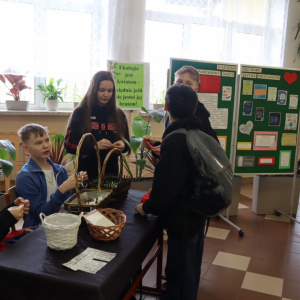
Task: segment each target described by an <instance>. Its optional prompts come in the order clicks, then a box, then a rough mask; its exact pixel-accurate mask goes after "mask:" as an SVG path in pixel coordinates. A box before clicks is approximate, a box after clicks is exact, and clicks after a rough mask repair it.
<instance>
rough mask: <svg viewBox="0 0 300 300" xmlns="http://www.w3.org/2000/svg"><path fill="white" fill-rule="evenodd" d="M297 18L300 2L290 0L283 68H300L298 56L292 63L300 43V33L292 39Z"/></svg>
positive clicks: (299, 14)
mask: <svg viewBox="0 0 300 300" xmlns="http://www.w3.org/2000/svg"><path fill="white" fill-rule="evenodd" d="M278 17H279V16H278ZM299 19H300V2H297V0H290V3H289V11H288V21H287V28H286V40H285V51H284V61H283V67H284V68H293V69H300V58H299V59H298V60H297V62H295V63H293V61H294V60H295V58H296V53H297V46H298V45H299V43H300V33H299V35H298V38H297V40H296V41H295V40H294V39H295V35H296V32H297V31H296V30H295V28H296V26H297V23H298V22H299Z"/></svg>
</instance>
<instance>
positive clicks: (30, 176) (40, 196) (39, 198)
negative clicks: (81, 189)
mask: <svg viewBox="0 0 300 300" xmlns="http://www.w3.org/2000/svg"><path fill="white" fill-rule="evenodd" d="M47 160H48V163H49V164H50V165H51V167H52V168H53V171H54V176H55V178H56V182H57V186H58V187H59V186H60V185H61V184H62V183H63V182H64V181H66V180H67V179H68V175H67V171H66V169H65V168H64V167H62V166H60V165H57V164H55V163H53V162H52V161H51V160H50V159H49V158H48V159H47ZM16 190H17V193H18V195H19V196H20V197H23V198H24V199H28V200H29V201H30V209H29V215H26V216H24V225H23V228H25V227H30V226H38V225H39V224H40V223H41V220H40V217H39V215H40V213H41V212H43V213H44V214H45V215H46V216H48V215H51V214H53V213H57V212H58V211H59V209H60V207H61V205H62V204H63V203H64V201H65V200H67V199H68V198H69V197H70V196H71V194H72V193H70V192H68V193H65V194H62V193H61V192H60V190H59V189H57V190H56V192H55V193H54V194H52V195H51V196H50V201H48V202H46V200H47V183H46V178H45V174H44V172H43V170H42V169H41V167H40V166H39V165H38V164H37V163H36V162H35V161H34V160H33V159H32V158H31V157H30V158H29V160H28V162H27V164H26V165H24V166H23V168H22V169H21V171H20V172H19V173H18V176H17V179H16Z"/></svg>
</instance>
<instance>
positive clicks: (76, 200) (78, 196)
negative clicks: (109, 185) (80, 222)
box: [65, 133, 112, 214]
mask: <svg viewBox="0 0 300 300" xmlns="http://www.w3.org/2000/svg"><path fill="white" fill-rule="evenodd" d="M87 136H90V137H91V138H92V140H93V142H94V145H95V148H96V152H97V160H98V176H99V178H101V161H100V156H99V149H98V145H97V141H96V139H95V137H94V136H93V135H92V134H91V133H86V134H84V135H83V136H82V138H81V140H80V142H79V144H78V147H77V150H76V160H75V179H76V183H78V160H79V154H80V149H81V146H82V144H83V142H84V139H85V138H86V137H87ZM100 183H101V180H99V183H98V186H97V189H82V190H79V188H78V184H76V193H75V194H73V195H72V196H71V197H70V198H68V199H67V200H66V201H65V205H66V207H67V209H68V211H69V212H70V213H73V214H79V213H80V212H84V213H87V212H90V211H91V210H93V209H97V208H100V207H105V206H106V205H107V203H108V202H109V200H110V197H111V194H112V190H101V184H100ZM98 197H101V198H102V199H101V201H99V202H96V203H94V204H93V203H91V201H92V200H93V199H94V198H96V200H98Z"/></svg>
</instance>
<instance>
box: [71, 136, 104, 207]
mask: <svg viewBox="0 0 300 300" xmlns="http://www.w3.org/2000/svg"><path fill="white" fill-rule="evenodd" d="M87 136H90V137H91V138H92V140H93V142H94V145H95V148H96V149H95V150H96V153H97V160H98V177H99V179H100V178H101V161H100V155H99V148H98V144H97V141H96V139H95V137H94V136H93V135H92V134H91V133H85V134H84V135H83V136H82V137H81V139H80V141H79V144H78V147H77V150H76V161H75V181H76V194H77V198H78V204H79V207H81V198H80V192H79V188H78V161H79V154H80V149H81V146H82V144H83V142H84V140H85V138H86V137H87ZM100 181H101V180H98V190H99V191H101V184H100Z"/></svg>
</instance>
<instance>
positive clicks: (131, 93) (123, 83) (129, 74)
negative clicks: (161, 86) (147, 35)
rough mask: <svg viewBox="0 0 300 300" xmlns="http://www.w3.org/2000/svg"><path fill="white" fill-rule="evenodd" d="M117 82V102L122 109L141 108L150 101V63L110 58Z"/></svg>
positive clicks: (109, 66)
mask: <svg viewBox="0 0 300 300" xmlns="http://www.w3.org/2000/svg"><path fill="white" fill-rule="evenodd" d="M107 64H108V70H109V71H110V72H111V73H112V74H113V76H114V79H115V84H116V98H117V104H118V106H119V107H120V108H122V109H130V110H135V109H141V108H142V107H143V106H146V107H148V103H149V77H150V74H149V63H132V62H120V61H115V60H109V61H108V62H107Z"/></svg>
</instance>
